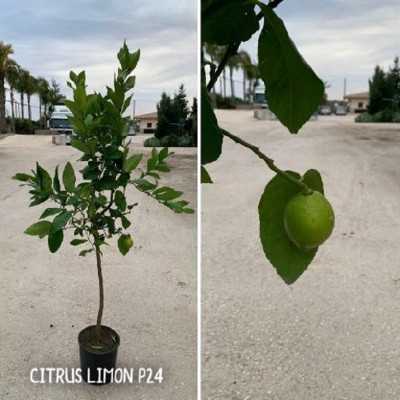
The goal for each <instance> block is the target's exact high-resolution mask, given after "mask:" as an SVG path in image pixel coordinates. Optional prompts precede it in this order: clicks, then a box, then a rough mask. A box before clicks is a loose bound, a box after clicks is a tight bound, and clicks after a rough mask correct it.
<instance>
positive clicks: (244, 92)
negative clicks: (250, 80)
mask: <svg viewBox="0 0 400 400" xmlns="http://www.w3.org/2000/svg"><path fill="white" fill-rule="evenodd" d="M243 100H244V101H246V70H245V69H244V68H243Z"/></svg>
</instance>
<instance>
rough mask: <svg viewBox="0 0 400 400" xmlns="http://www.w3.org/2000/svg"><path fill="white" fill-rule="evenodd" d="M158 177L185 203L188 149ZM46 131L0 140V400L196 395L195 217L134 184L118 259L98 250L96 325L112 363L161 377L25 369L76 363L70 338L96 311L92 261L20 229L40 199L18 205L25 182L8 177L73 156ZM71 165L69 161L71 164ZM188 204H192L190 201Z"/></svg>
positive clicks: (189, 184) (190, 187)
mask: <svg viewBox="0 0 400 400" xmlns="http://www.w3.org/2000/svg"><path fill="white" fill-rule="evenodd" d="M179 153H180V154H179V155H177V156H174V158H173V159H172V160H171V164H172V166H173V167H174V168H173V170H172V172H171V173H170V174H169V175H167V178H166V179H165V180H164V183H167V184H171V185H174V186H175V187H176V188H177V189H178V190H183V191H184V192H185V198H186V199H188V200H190V201H191V202H192V204H193V203H194V202H195V199H196V195H195V193H196V191H195V184H196V183H195V171H196V169H195V164H196V158H195V152H194V151H193V149H191V150H190V151H188V152H186V153H185V152H182V151H180V152H179ZM78 157H79V155H78V152H77V151H76V150H75V149H73V148H71V147H69V146H54V145H52V144H51V138H50V137H45V136H41V137H35V136H9V137H7V138H5V139H4V140H1V142H0V171H1V172H0V201H1V207H0V221H1V229H0V254H1V261H0V269H1V280H0V317H1V324H0V342H1V347H0V399H1V400H21V399H26V400H31V399H37V400H58V399H68V400H72V399H76V400H87V399H88V400H89V399H90V400H92V399H93V400H102V399H104V400H106V399H107V400H108V399H112V400H128V399H138V400H171V399H178V400H189V399H194V398H195V394H196V359H195V357H196V226H195V221H196V216H195V215H187V214H186V215H177V214H174V213H173V212H171V211H170V210H168V209H167V208H165V207H163V206H161V205H159V204H158V203H155V202H154V201H152V199H150V198H148V197H147V196H146V195H143V194H141V193H139V192H137V191H136V190H134V189H132V190H131V192H130V193H129V196H128V197H130V199H132V200H134V199H137V201H138V202H139V203H140V205H139V207H137V208H136V209H135V210H136V212H135V213H134V214H133V216H132V219H133V224H132V228H129V231H130V232H132V233H133V235H134V238H135V247H134V249H133V251H131V252H130V253H129V255H127V256H126V257H122V256H121V255H120V254H119V253H118V250H117V249H116V248H115V247H109V248H107V249H106V250H105V256H104V268H103V269H104V281H105V312H104V319H103V322H104V324H105V325H108V326H111V327H113V328H114V329H116V330H117V331H118V332H119V334H120V336H121V346H120V349H119V356H118V357H119V364H118V366H119V367H127V368H135V369H137V368H139V367H152V368H154V369H158V368H159V367H162V368H163V369H164V382H163V383H162V384H141V385H138V384H134V385H131V384H125V385H108V386H102V387H94V386H91V385H86V384H81V385H67V384H66V385H42V384H36V385H35V384H32V383H30V379H29V375H30V370H31V368H34V367H63V368H65V367H71V368H72V367H74V368H76V367H78V366H79V358H78V346H77V335H78V333H79V331H80V330H81V329H83V328H84V327H85V326H87V325H90V324H93V323H94V321H95V318H96V315H97V304H98V287H97V272H96V264H95V258H94V257H93V256H92V257H90V256H88V257H86V258H82V257H78V255H77V254H78V251H77V249H76V248H73V247H72V246H70V245H69V244H68V242H67V243H64V244H63V247H62V248H61V249H60V250H59V252H58V253H56V254H55V255H51V254H50V253H49V252H48V250H47V243H46V242H45V241H40V240H39V239H37V238H33V237H29V236H26V235H24V234H23V231H24V229H25V228H26V227H28V226H29V225H30V224H32V223H33V222H35V221H36V220H37V218H38V217H39V215H40V213H41V210H42V209H43V208H45V207H46V206H39V207H33V208H28V207H27V205H28V193H27V190H26V188H22V187H19V186H18V183H17V182H16V181H12V180H11V179H10V178H11V176H13V175H14V174H15V173H16V172H26V171H29V169H30V168H32V167H33V166H34V162H35V161H36V160H39V161H40V163H41V164H42V165H43V166H44V167H46V168H48V169H51V170H53V167H55V166H56V165H57V164H60V165H62V164H64V163H65V162H66V161H67V160H72V161H74V160H76V159H78ZM75 164H76V163H75ZM193 205H194V206H195V207H196V204H193Z"/></svg>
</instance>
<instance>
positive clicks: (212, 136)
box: [201, 86, 223, 164]
mask: <svg viewBox="0 0 400 400" xmlns="http://www.w3.org/2000/svg"><path fill="white" fill-rule="evenodd" d="M201 107H202V112H201V124H202V125H201V126H202V128H201V129H202V135H201V163H202V164H207V163H210V162H213V161H215V160H217V159H218V157H219V156H220V154H221V151H222V138H223V136H222V132H221V130H220V129H219V127H218V122H217V118H216V117H215V114H214V111H213V109H212V107H211V104H210V99H209V97H208V93H207V89H206V88H205V87H204V86H203V87H202V93H201Z"/></svg>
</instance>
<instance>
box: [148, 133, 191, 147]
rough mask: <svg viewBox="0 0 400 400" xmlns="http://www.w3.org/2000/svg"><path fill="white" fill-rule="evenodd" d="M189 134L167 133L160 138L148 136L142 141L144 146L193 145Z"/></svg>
mask: <svg viewBox="0 0 400 400" xmlns="http://www.w3.org/2000/svg"><path fill="white" fill-rule="evenodd" d="M194 146H195V143H193V137H192V136H191V135H181V136H177V135H169V136H164V137H162V138H161V139H158V138H156V137H151V138H148V139H146V140H145V141H144V147H194Z"/></svg>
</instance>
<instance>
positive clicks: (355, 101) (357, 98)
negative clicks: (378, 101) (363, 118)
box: [344, 92, 369, 113]
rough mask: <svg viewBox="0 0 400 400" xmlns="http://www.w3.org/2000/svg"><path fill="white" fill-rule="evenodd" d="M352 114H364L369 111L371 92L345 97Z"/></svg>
mask: <svg viewBox="0 0 400 400" xmlns="http://www.w3.org/2000/svg"><path fill="white" fill-rule="evenodd" d="M344 99H345V100H346V101H347V105H348V107H349V110H350V112H353V113H362V112H365V111H367V109H368V104H369V92H361V93H352V94H348V95H346V96H344Z"/></svg>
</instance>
